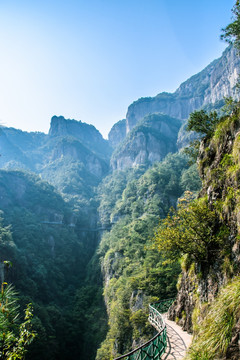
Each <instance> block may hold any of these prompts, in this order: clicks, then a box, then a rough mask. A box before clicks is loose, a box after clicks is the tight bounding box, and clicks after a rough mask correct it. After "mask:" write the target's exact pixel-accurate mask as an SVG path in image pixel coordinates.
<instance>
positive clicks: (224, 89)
mask: <svg viewBox="0 0 240 360" xmlns="http://www.w3.org/2000/svg"><path fill="white" fill-rule="evenodd" d="M239 69H240V60H239V58H237V56H236V53H235V49H234V48H227V49H226V50H225V51H224V53H223V55H222V57H221V58H219V59H217V60H215V61H213V62H212V63H211V64H210V65H208V66H207V67H206V68H205V69H204V70H203V71H201V72H200V73H198V74H197V75H194V76H192V77H191V78H190V79H188V80H187V81H185V82H184V83H183V84H181V85H180V87H179V88H178V89H177V90H176V91H175V92H174V93H160V94H158V95H157V96H155V97H148V98H141V99H139V100H137V101H135V102H134V103H133V104H131V105H130V106H129V108H128V112H127V116H126V121H127V122H126V129H127V132H129V131H131V129H132V128H133V127H134V126H135V125H136V124H137V122H138V121H139V120H140V119H142V118H143V117H144V116H145V115H147V114H151V113H155V112H161V113H164V114H167V115H169V116H172V117H175V118H178V119H181V120H184V119H187V118H188V116H189V114H190V113H191V112H193V111H194V110H196V109H199V108H201V107H203V106H205V105H207V104H209V103H216V102H218V101H219V100H221V99H223V98H224V97H228V96H233V97H236V92H235V89H234V86H235V84H236V81H237V77H238V73H239Z"/></svg>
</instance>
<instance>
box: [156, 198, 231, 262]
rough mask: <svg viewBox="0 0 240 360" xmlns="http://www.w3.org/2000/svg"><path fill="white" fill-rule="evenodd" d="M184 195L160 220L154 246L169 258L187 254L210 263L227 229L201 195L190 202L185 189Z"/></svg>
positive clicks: (224, 237)
mask: <svg viewBox="0 0 240 360" xmlns="http://www.w3.org/2000/svg"><path fill="white" fill-rule="evenodd" d="M186 195H187V197H185V198H182V199H180V201H179V204H178V208H177V210H174V209H173V210H172V213H170V214H168V216H167V217H166V219H163V220H161V221H160V224H159V227H158V230H157V232H156V235H155V243H156V246H157V248H158V250H159V251H160V252H163V253H164V254H166V256H168V258H171V259H178V258H180V257H181V256H182V255H184V254H188V255H189V256H190V257H191V258H192V259H193V260H194V261H196V262H198V263H202V262H206V263H208V264H209V263H212V262H213V261H214V260H215V256H216V255H217V254H218V252H219V250H220V249H221V248H222V247H223V246H224V244H225V243H226V239H227V235H228V229H227V228H226V226H224V225H222V224H220V223H219V219H218V216H217V214H216V212H215V211H214V210H210V209H209V208H208V205H207V201H206V199H205V198H202V199H198V200H194V201H192V202H190V201H189V198H188V196H189V193H187V194H186Z"/></svg>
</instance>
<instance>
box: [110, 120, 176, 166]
mask: <svg viewBox="0 0 240 360" xmlns="http://www.w3.org/2000/svg"><path fill="white" fill-rule="evenodd" d="M180 125H181V123H180V121H179V120H177V119H174V118H171V117H169V116H167V115H163V114H152V115H148V116H146V117H145V118H144V119H143V120H142V121H141V122H139V124H138V125H137V126H136V127H135V128H134V129H133V130H132V131H131V132H130V133H129V134H128V136H127V138H126V140H125V141H124V142H123V143H122V144H121V145H120V146H119V147H118V148H117V149H116V151H115V152H114V154H113V156H112V159H111V166H112V168H113V169H114V170H115V169H118V170H123V169H125V168H129V167H135V166H137V165H141V164H149V165H150V164H153V163H154V162H157V161H161V160H162V159H163V158H164V157H165V156H166V155H167V154H168V153H169V152H175V151H176V150H177V148H176V142H177V136H178V131H179V128H180Z"/></svg>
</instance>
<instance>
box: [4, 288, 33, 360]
mask: <svg viewBox="0 0 240 360" xmlns="http://www.w3.org/2000/svg"><path fill="white" fill-rule="evenodd" d="M18 309H19V306H18V304H17V293H16V291H15V290H14V288H13V286H12V285H8V284H7V283H6V282H3V283H2V286H1V294H0V358H1V359H3V360H22V359H24V357H25V354H26V352H27V346H28V345H29V344H30V343H31V342H32V341H33V339H34V337H35V336H36V333H35V332H33V331H32V324H31V319H32V316H33V315H32V306H31V304H28V305H27V308H26V310H25V317H24V321H23V322H22V323H20V322H19V311H18Z"/></svg>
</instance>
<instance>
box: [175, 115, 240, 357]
mask: <svg viewBox="0 0 240 360" xmlns="http://www.w3.org/2000/svg"><path fill="white" fill-rule="evenodd" d="M199 170H200V176H201V178H202V180H203V187H202V190H201V192H200V195H199V196H200V197H205V196H206V197H207V199H208V204H209V208H210V209H211V210H215V212H216V214H217V216H218V218H219V223H220V224H221V223H223V224H225V225H226V226H227V229H228V237H227V244H225V246H226V245H227V249H228V250H227V251H224V250H223V249H220V250H219V251H218V255H216V256H215V258H214V259H213V262H212V263H211V264H209V263H206V264H205V265H204V266H203V264H197V263H195V264H192V266H191V268H190V269H189V268H188V267H186V266H185V269H184V270H183V272H182V277H181V279H180V282H179V291H178V296H177V300H176V302H175V304H174V305H173V306H172V308H171V309H170V312H169V316H170V318H171V319H174V320H177V321H178V322H179V323H180V324H181V325H182V326H183V328H184V329H185V330H188V331H190V332H191V331H192V329H193V310H194V308H195V309H197V313H198V315H197V317H198V320H197V321H199V319H203V318H204V317H205V312H206V305H204V304H211V303H212V302H213V301H214V300H215V298H216V296H217V295H218V293H219V290H220V289H221V288H222V286H224V285H226V284H227V283H228V282H229V280H230V279H232V278H233V277H236V276H238V275H239V269H240V243H239V235H238V234H239V232H240V215H239V214H240V212H239V210H240V111H239V110H235V112H234V113H233V114H232V115H231V116H230V117H228V118H226V119H225V120H224V121H222V122H221V123H220V124H219V125H218V127H217V129H216V131H215V134H214V136H213V137H212V139H211V141H210V142H209V141H207V140H204V141H203V142H202V143H201V147H200V155H199ZM194 311H195V315H194V316H195V317H196V310H194ZM195 321H196V319H195ZM234 321H236V326H235V328H234V329H233V333H232V340H231V342H230V344H229V347H228V350H227V352H226V355H225V356H226V357H224V359H235V358H236V359H237V358H238V356H239V351H240V348H239V344H237V343H236V332H237V329H238V328H239V321H240V320H239V315H237V318H236V319H234ZM236 354H237V355H236ZM235 356H236V357H235Z"/></svg>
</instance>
